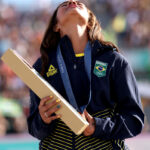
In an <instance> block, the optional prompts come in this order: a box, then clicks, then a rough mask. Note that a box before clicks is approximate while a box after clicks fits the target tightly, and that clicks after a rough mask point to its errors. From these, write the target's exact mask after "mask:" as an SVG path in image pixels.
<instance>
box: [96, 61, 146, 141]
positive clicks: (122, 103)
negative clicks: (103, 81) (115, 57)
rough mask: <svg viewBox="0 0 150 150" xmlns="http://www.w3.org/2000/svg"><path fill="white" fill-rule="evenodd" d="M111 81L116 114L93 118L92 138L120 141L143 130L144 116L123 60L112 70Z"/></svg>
mask: <svg viewBox="0 0 150 150" xmlns="http://www.w3.org/2000/svg"><path fill="white" fill-rule="evenodd" d="M112 80H113V85H112V86H111V88H113V89H114V90H113V95H114V97H115V100H116V104H117V107H116V113H115V114H114V116H113V117H112V118H106V119H102V118H96V117H95V118H94V119H95V123H96V128H95V132H94V134H93V136H94V137H100V138H103V139H120V140H121V139H125V138H129V137H133V136H136V135H137V134H139V133H140V132H141V130H142V128H143V125H144V114H143V112H142V106H141V100H140V96H139V93H138V89H137V85H136V80H135V77H134V74H133V72H132V69H131V67H130V66H129V64H128V63H127V62H126V61H125V60H123V62H119V63H118V64H117V65H116V66H115V67H114V68H112Z"/></svg>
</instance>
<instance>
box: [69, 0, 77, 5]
mask: <svg viewBox="0 0 150 150" xmlns="http://www.w3.org/2000/svg"><path fill="white" fill-rule="evenodd" d="M70 4H77V2H76V1H75V0H69V5H70Z"/></svg>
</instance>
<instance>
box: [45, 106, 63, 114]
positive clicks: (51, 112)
mask: <svg viewBox="0 0 150 150" xmlns="http://www.w3.org/2000/svg"><path fill="white" fill-rule="evenodd" d="M60 107H61V106H60V105H57V106H56V107H54V108H52V109H50V110H48V111H47V112H46V114H47V115H48V116H51V115H52V114H53V113H55V112H56V111H58V110H59V109H60Z"/></svg>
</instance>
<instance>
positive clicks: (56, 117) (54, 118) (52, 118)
mask: <svg viewBox="0 0 150 150" xmlns="http://www.w3.org/2000/svg"><path fill="white" fill-rule="evenodd" d="M59 118H61V115H55V116H51V117H50V119H51V121H53V120H56V119H59Z"/></svg>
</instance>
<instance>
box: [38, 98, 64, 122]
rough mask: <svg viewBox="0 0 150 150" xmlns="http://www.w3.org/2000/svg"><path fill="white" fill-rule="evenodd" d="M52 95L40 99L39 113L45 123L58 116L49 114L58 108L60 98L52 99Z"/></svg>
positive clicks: (58, 116)
mask: <svg viewBox="0 0 150 150" xmlns="http://www.w3.org/2000/svg"><path fill="white" fill-rule="evenodd" d="M52 99H53V97H52V96H49V97H45V98H43V99H41V101H40V105H39V107H38V108H39V113H40V116H41V118H42V120H43V121H44V123H46V124H50V123H51V122H52V121H53V120H55V119H58V118H60V117H61V116H60V115H55V116H51V115H52V114H53V113H55V112H56V111H58V110H59V109H60V100H58V99H57V100H54V101H52Z"/></svg>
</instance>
